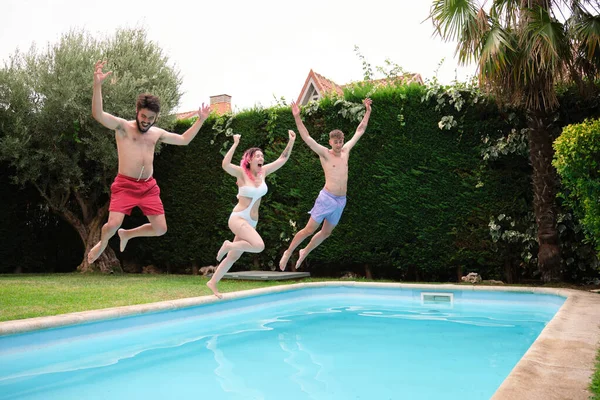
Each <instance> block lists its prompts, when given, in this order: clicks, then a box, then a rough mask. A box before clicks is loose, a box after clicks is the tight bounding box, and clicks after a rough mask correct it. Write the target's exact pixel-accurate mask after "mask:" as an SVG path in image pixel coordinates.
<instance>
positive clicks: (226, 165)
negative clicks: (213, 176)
mask: <svg viewBox="0 0 600 400" xmlns="http://www.w3.org/2000/svg"><path fill="white" fill-rule="evenodd" d="M238 144H240V135H233V144H232V145H231V148H230V149H229V151H228V152H227V154H225V157H224V158H223V163H222V164H221V165H222V166H223V169H224V170H225V171H226V172H227V173H228V174H229V175H231V176H235V177H236V178H241V177H242V168H240V166H239V165H233V164H232V163H231V160H232V158H233V153H235V149H236V148H237V147H238Z"/></svg>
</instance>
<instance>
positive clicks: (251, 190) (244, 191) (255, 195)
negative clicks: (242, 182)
mask: <svg viewBox="0 0 600 400" xmlns="http://www.w3.org/2000/svg"><path fill="white" fill-rule="evenodd" d="M268 191H269V189H268V188H267V184H266V183H265V181H264V179H263V181H262V183H261V184H260V186H259V187H256V186H240V188H239V190H238V196H244V197H249V198H251V199H252V203H254V202H255V201H256V200H258V199H260V198H261V197H263V196H264V195H265V194H267V192H268Z"/></svg>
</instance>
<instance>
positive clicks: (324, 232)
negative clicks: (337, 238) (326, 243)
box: [321, 230, 332, 239]
mask: <svg viewBox="0 0 600 400" xmlns="http://www.w3.org/2000/svg"><path fill="white" fill-rule="evenodd" d="M331 232H332V231H323V230H322V231H321V235H323V238H324V239H327V238H328V237H329V236H331Z"/></svg>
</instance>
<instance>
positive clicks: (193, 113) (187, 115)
mask: <svg viewBox="0 0 600 400" xmlns="http://www.w3.org/2000/svg"><path fill="white" fill-rule="evenodd" d="M196 115H198V110H194V111H186V112H182V113H177V114H175V117H177V119H188V118H192V117H195V116H196Z"/></svg>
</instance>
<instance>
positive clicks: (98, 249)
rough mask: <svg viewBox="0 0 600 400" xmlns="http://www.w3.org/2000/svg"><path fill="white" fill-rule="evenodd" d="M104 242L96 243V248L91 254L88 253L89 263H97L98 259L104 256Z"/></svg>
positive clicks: (93, 248)
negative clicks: (101, 255)
mask: <svg viewBox="0 0 600 400" xmlns="http://www.w3.org/2000/svg"><path fill="white" fill-rule="evenodd" d="M101 246H102V242H98V243H96V245H95V246H94V247H92V249H91V250H90V252H89V253H88V257H87V259H88V263H89V264H91V263H93V262H94V261H96V260H97V259H98V257H100V254H102V250H104V249H102V247H101Z"/></svg>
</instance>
